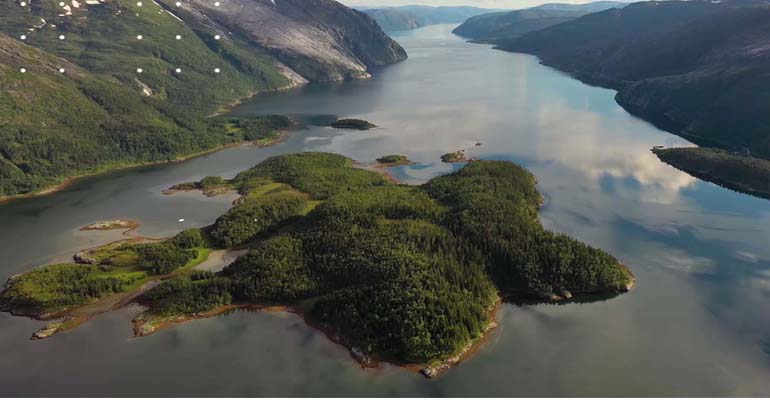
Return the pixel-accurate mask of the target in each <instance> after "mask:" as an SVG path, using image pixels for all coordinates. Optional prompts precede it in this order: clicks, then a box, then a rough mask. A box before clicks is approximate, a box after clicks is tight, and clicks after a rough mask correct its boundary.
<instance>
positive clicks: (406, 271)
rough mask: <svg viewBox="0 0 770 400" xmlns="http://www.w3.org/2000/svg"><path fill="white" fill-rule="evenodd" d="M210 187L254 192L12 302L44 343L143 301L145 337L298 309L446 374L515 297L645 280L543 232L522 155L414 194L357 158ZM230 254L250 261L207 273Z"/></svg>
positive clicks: (275, 167)
mask: <svg viewBox="0 0 770 400" xmlns="http://www.w3.org/2000/svg"><path fill="white" fill-rule="evenodd" d="M381 158H383V159H385V158H387V160H386V161H394V162H405V161H407V160H406V158H405V157H403V158H401V156H399V157H397V158H398V159H397V160H396V158H391V157H381ZM378 165H379V166H380V167H382V166H383V165H384V164H382V163H378ZM203 181H206V182H203ZM208 184H213V185H214V186H227V187H229V188H232V189H234V190H237V191H238V193H239V194H240V196H241V197H240V199H239V200H238V201H236V202H235V203H234V206H233V208H231V209H230V210H229V211H228V212H226V213H225V214H223V215H222V216H221V217H219V218H218V219H217V220H216V222H215V223H214V224H213V225H211V226H208V227H206V228H202V229H188V230H186V231H183V232H181V233H179V234H178V235H176V236H175V237H173V238H169V239H166V240H161V241H146V240H141V239H130V240H125V241H119V242H114V243H110V244H107V245H104V246H100V247H97V248H95V249H91V250H88V251H87V255H88V257H83V258H81V259H78V260H76V261H77V262H75V263H69V264H56V265H48V266H43V267H40V268H36V269H34V270H31V271H29V272H27V273H24V274H20V275H16V276H14V277H11V278H10V279H9V280H8V282H7V283H6V284H5V286H4V288H3V290H2V291H1V292H0V308H1V309H2V310H3V311H7V312H11V313H13V314H14V315H24V316H29V317H32V318H36V319H40V320H45V321H49V323H48V324H47V325H46V326H45V327H44V328H43V329H41V330H40V331H38V332H37V333H36V334H35V335H34V336H33V338H34V339H41V338H45V337H49V336H51V335H54V334H56V333H60V332H65V331H68V330H71V329H74V328H76V327H77V326H79V325H82V324H83V323H85V322H87V321H88V320H89V319H90V318H91V317H93V316H94V315H98V314H101V313H104V312H108V311H111V310H115V309H118V308H122V307H125V306H127V305H129V304H139V305H140V306H142V311H141V312H140V313H138V314H137V316H136V317H135V318H134V320H133V324H134V332H135V335H136V336H146V335H149V334H152V333H153V332H155V331H157V330H160V329H163V328H165V327H168V326H172V325H175V324H178V323H182V322H185V321H189V320H193V319H200V318H209V317H212V316H215V315H221V314H223V313H228V312H231V311H234V310H240V309H260V310H263V311H271V310H272V311H279V310H280V311H288V312H292V313H295V314H297V315H299V316H301V317H302V318H303V319H304V320H305V321H306V322H307V323H308V325H310V326H312V327H314V328H316V329H319V330H321V331H322V332H324V333H325V334H326V336H327V337H329V338H330V339H331V340H333V341H334V342H336V343H339V344H341V345H343V346H344V347H346V348H347V349H348V350H349V352H350V354H351V355H352V356H353V358H355V359H356V360H357V361H358V362H359V363H360V364H361V365H362V366H364V367H376V366H377V365H379V364H380V363H391V364H394V365H397V366H401V367H404V368H407V369H409V370H413V371H416V372H420V373H422V374H423V375H424V376H425V377H427V378H433V377H436V376H439V375H440V374H442V373H443V372H445V371H446V370H448V369H449V368H451V367H452V366H454V365H457V364H459V363H461V362H462V361H463V360H465V359H467V357H470V356H471V355H472V354H473V353H474V352H475V350H476V349H478V348H479V347H480V346H481V345H482V343H483V342H484V339H485V338H486V337H488V335H489V333H490V332H492V330H493V329H494V327H495V326H496V325H497V321H496V315H497V309H498V308H499V305H500V302H501V298H505V297H507V296H506V295H505V294H510V293H516V294H517V296H521V297H523V298H526V299H533V300H537V301H545V302H563V301H574V299H575V298H580V297H581V296H583V295H592V294H602V295H604V296H605V297H612V296H615V295H618V294H620V293H624V292H627V291H629V290H630V289H631V288H632V287H633V285H634V282H635V278H634V276H633V274H632V273H631V272H630V271H629V270H628V269H627V268H626V267H625V266H624V265H623V264H621V263H620V262H619V261H618V260H616V259H615V258H613V257H612V256H611V255H609V254H607V253H604V252H603V251H601V250H599V249H595V248H592V247H590V246H587V245H585V244H583V243H580V242H578V241H577V240H575V239H572V238H570V237H568V236H565V235H561V234H556V233H553V232H550V231H547V230H546V229H545V228H543V227H542V226H541V225H540V223H539V220H538V218H537V211H538V209H539V204H540V202H541V198H542V196H540V194H539V193H538V192H537V189H536V187H535V178H534V176H533V175H531V174H530V173H529V172H527V171H526V170H524V169H523V168H521V167H519V166H517V165H516V164H513V163H510V162H501V161H477V162H474V163H469V164H467V165H465V166H464V167H463V168H461V169H460V170H458V171H456V172H454V173H452V174H449V175H444V176H440V177H436V178H434V179H432V180H430V181H429V182H427V183H425V184H423V185H420V186H409V185H401V184H397V183H393V182H392V181H391V180H389V179H387V178H386V177H384V176H383V175H382V174H381V173H378V170H374V171H372V170H366V169H362V168H361V167H360V165H357V164H356V163H355V162H354V161H353V160H350V159H348V158H345V157H343V156H339V155H335V154H329V153H299V154H289V155H283V156H276V157H272V158H269V159H267V160H265V161H263V162H261V163H259V164H258V165H257V166H255V167H253V168H251V169H249V170H246V171H244V172H242V173H240V174H238V175H237V176H236V177H235V178H233V179H232V180H223V179H221V178H219V179H217V178H216V177H208V178H206V179H204V180H202V181H201V182H194V183H190V184H187V185H190V186H191V187H205V186H207V185H208ZM127 223H128V221H127V220H114V221H104V222H101V223H96V224H92V225H90V226H91V227H94V228H96V229H98V228H100V227H112V226H117V225H121V226H126V224H127ZM228 249H229V250H228ZM222 250H227V251H230V250H237V253H236V254H237V255H236V257H237V258H236V259H235V260H234V261H233V262H232V263H228V264H227V265H224V264H223V265H222V268H212V269H208V268H207V269H204V268H198V266H201V265H203V264H204V263H206V261H207V260H208V259H209V258H210V256H211V255H212V254H213V253H214V252H217V253H221V252H222ZM81 253H82V252H81ZM223 262H224V261H223ZM209 267H210V266H209ZM573 296H574V298H573ZM570 299H572V300H570ZM373 315H377V316H378V318H371V316H373Z"/></svg>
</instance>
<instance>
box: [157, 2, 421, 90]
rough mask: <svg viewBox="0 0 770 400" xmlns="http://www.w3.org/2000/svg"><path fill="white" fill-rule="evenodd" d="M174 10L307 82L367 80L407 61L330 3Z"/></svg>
mask: <svg viewBox="0 0 770 400" xmlns="http://www.w3.org/2000/svg"><path fill="white" fill-rule="evenodd" d="M160 1H161V4H163V5H164V6H165V7H166V8H167V9H169V10H172V12H173V10H174V9H175V8H177V7H175V1H174V0H160ZM216 4H218V5H216ZM178 8H179V11H178V13H179V14H180V15H181V18H182V19H186V18H192V19H194V20H195V21H196V22H197V23H200V24H203V25H205V26H208V27H209V28H211V29H215V30H217V31H219V32H221V33H222V35H223V36H227V34H228V33H230V32H232V33H233V34H235V35H238V36H240V37H242V38H244V39H246V40H248V41H250V42H251V43H253V44H255V45H257V46H259V47H262V48H264V49H266V50H267V51H268V52H269V53H270V54H272V55H273V56H275V57H276V58H278V59H279V60H280V61H281V62H282V63H283V64H285V65H286V66H288V67H289V68H290V69H291V70H293V71H294V72H296V73H297V74H298V75H301V76H303V77H304V78H306V79H308V80H311V81H322V80H340V79H346V78H361V77H367V76H369V73H368V72H367V71H368V69H369V68H371V67H374V66H380V65H385V64H390V63H394V62H397V61H401V60H404V59H406V52H405V51H404V49H402V48H401V46H399V45H398V44H397V43H396V42H395V41H393V40H392V39H391V38H390V37H388V36H387V35H386V34H385V33H383V32H382V30H380V28H379V27H378V26H377V24H376V23H375V22H374V20H373V19H372V18H371V17H369V16H368V15H366V14H364V13H361V12H358V11H355V10H352V9H349V8H347V7H345V6H343V5H342V4H340V3H337V2H336V1H332V0H227V1H222V2H220V3H215V2H211V1H208V0H189V1H186V2H183V3H182V6H181V7H178Z"/></svg>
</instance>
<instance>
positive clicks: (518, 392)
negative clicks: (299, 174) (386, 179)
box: [0, 26, 770, 396]
mask: <svg viewBox="0 0 770 400" xmlns="http://www.w3.org/2000/svg"><path fill="white" fill-rule="evenodd" d="M450 31H451V27H450V26H435V27H429V28H423V29H420V30H417V31H413V32H409V33H403V34H400V35H398V36H397V37H396V39H397V40H398V41H399V42H400V43H401V44H402V45H403V46H404V47H405V48H406V49H407V51H408V52H409V54H410V59H409V60H408V61H406V62H403V63H400V64H397V65H394V66H390V67H387V68H383V69H382V70H379V71H376V73H375V78H373V79H371V80H367V81H358V82H348V83H342V84H324V85H311V86H309V87H306V88H303V89H300V90H296V91H292V92H287V93H282V94H278V95H272V96H264V97H258V98H255V99H253V101H250V102H248V103H246V104H243V105H242V106H241V107H239V108H238V109H237V110H235V113H236V114H242V115H253V114H271V113H287V114H303V115H307V116H311V115H322V114H330V115H337V116H341V117H356V118H363V119H367V120H369V121H371V122H373V123H375V124H377V125H379V126H380V128H377V129H375V130H372V131H368V132H358V131H355V132H348V131H338V130H334V129H331V128H324V127H311V128H309V129H308V130H304V131H301V132H298V133H296V134H294V135H292V136H291V137H290V138H289V139H288V140H287V141H286V142H284V143H282V144H279V145H277V146H275V147H272V148H268V149H257V148H255V147H249V146H243V147H236V148H231V149H227V150H223V151H220V152H217V153H214V154H210V155H207V156H204V157H201V158H197V159H194V160H190V161H188V162H185V163H181V164H176V165H169V166H161V167H148V168H141V169H135V170H130V171H123V172H118V173H114V174H109V175H102V176H99V177H95V178H90V179H85V180H80V181H77V182H76V183H75V184H73V185H72V186H70V187H68V188H67V189H65V190H64V191H62V192H59V193H56V194H54V195H51V196H48V197H40V198H33V199H23V200H17V201H12V202H9V203H6V204H2V205H0V254H2V255H3V256H2V261H3V262H2V263H1V264H0V279H3V280H4V279H5V278H6V277H8V276H10V275H12V274H15V273H19V272H22V271H25V270H27V269H29V268H31V267H33V266H35V265H38V264H41V263H45V262H49V261H51V260H54V259H61V258H63V257H67V256H69V255H70V254H72V253H74V252H75V251H76V250H78V249H82V248H87V247H91V246H93V245H95V244H98V243H103V242H107V241H110V240H114V239H116V238H118V237H119V234H117V233H114V232H113V233H104V232H81V231H78V228H80V227H81V226H83V225H86V224H88V223H91V222H94V221H97V220H101V219H108V218H128V219H132V220H137V221H140V222H141V223H142V224H143V225H142V227H141V228H140V229H139V233H141V234H144V235H148V236H167V235H171V234H174V233H176V232H178V231H180V230H181V229H184V228H188V227H195V226H205V225H207V224H210V223H212V222H213V221H214V219H215V218H216V217H217V216H218V215H220V214H221V213H222V212H224V211H225V210H226V209H228V208H229V207H230V201H231V200H232V199H231V198H227V197H222V198H213V199H211V198H206V197H204V196H202V195H200V194H198V193H177V194H174V195H172V196H165V195H163V194H161V190H162V189H165V188H167V187H168V186H171V185H172V184H175V183H179V182H183V181H190V180H194V179H200V178H202V177H204V176H207V175H223V176H227V177H230V176H232V175H234V174H235V173H237V172H238V171H240V170H243V169H245V168H248V167H250V166H252V165H253V164H256V163H257V162H259V161H260V160H262V159H264V158H266V157H269V156H271V155H274V154H279V153H287V152H296V151H330V152H337V153H342V154H345V155H347V156H350V157H352V158H355V159H358V160H362V161H366V160H372V159H374V158H377V157H379V156H381V155H384V154H392V153H396V154H405V155H407V156H409V157H410V158H411V159H412V160H414V161H417V162H418V163H419V164H418V165H412V166H406V167H398V168H396V169H395V171H394V172H395V174H396V175H397V176H398V177H399V178H400V179H403V180H405V181H408V182H412V183H419V182H422V181H424V180H426V179H429V178H430V177H432V176H435V175H437V174H441V173H446V172H448V171H451V170H452V168H455V167H453V166H451V165H447V164H443V163H441V162H440V161H439V157H440V155H441V154H443V153H446V152H450V151H456V150H459V149H468V151H469V154H471V155H477V156H479V157H481V158H485V159H507V160H513V161H516V162H518V163H520V164H522V165H524V166H526V167H527V168H529V169H530V170H532V172H534V173H535V174H536V175H537V176H538V179H539V189H540V191H541V192H542V193H543V194H544V195H545V196H546V198H547V203H546V206H545V207H544V209H543V211H542V212H541V219H542V221H543V223H544V224H545V225H546V226H547V227H549V228H550V229H553V230H557V231H560V232H564V233H568V234H570V235H573V236H575V237H577V238H579V239H581V240H583V241H586V242H588V243H590V244H592V245H594V246H597V247H601V248H603V249H605V250H607V251H609V252H610V253H612V254H614V255H615V256H617V257H618V258H619V259H620V260H621V261H623V262H624V263H625V264H627V265H629V266H630V267H631V268H632V269H633V271H634V273H635V274H636V275H637V278H638V285H637V287H636V289H635V290H634V291H633V292H632V293H630V294H627V295H623V296H620V297H616V298H614V299H611V300H608V301H602V302H596V303H591V304H570V305H559V306H557V305H527V306H516V305H506V306H504V307H503V309H502V311H501V312H500V315H499V319H500V322H501V324H500V328H498V329H497V330H495V332H494V333H493V336H492V337H491V339H490V340H489V342H488V343H487V344H486V345H485V346H484V347H483V348H482V350H481V351H480V352H479V354H477V355H476V356H475V357H474V358H472V359H471V360H469V361H467V362H465V363H463V364H462V365H461V366H460V367H458V368H456V369H454V370H452V371H450V372H449V373H447V374H446V375H444V376H443V377H441V378H440V379H437V380H434V381H428V380H425V379H423V378H422V377H420V376H419V375H417V374H414V373H410V372H406V371H403V370H400V369H398V368H393V367H383V368H380V369H377V370H362V369H360V368H359V367H358V366H357V365H356V364H355V363H354V362H352V360H351V359H350V357H349V356H348V354H347V352H346V351H345V350H344V349H343V348H341V347H339V346H337V345H335V344H333V343H331V342H329V341H328V340H327V339H326V338H325V337H324V336H323V334H321V333H318V332H316V331H314V330H312V329H311V328H308V327H307V326H305V324H304V323H303V321H302V320H301V319H300V318H299V317H296V316H294V315H290V314H285V313H260V312H237V313H234V314H231V315H227V316H222V317H217V318H212V319H208V320H201V321H194V322H190V323H187V324H184V325H179V326H176V327H173V328H171V329H168V330H165V331H162V332H159V333H157V334H155V335H153V336H150V337H147V338H142V339H130V335H131V326H130V323H129V321H130V319H131V317H132V312H131V310H123V311H120V312H117V313H112V314H107V315H103V316H100V317H98V318H96V319H95V320H93V321H91V322H89V323H88V324H86V325H84V326H82V327H80V328H78V329H76V330H74V331H72V332H68V333H66V334H62V335H58V336H56V337H53V338H51V339H48V340H44V341H36V342H32V341H29V340H28V338H29V335H30V334H31V333H32V332H34V331H35V330H37V329H38V328H40V327H41V326H42V324H41V323H40V322H37V321H32V320H29V319H26V318H17V317H12V316H10V315H8V314H0V327H2V329H0V354H2V357H0V395H84V396H92V395H114V396H118V395H135V396H142V395H157V396H163V395H188V396H202V395H219V396H228V395H233V396H238V395H249V396H266V395H277V396H287V395H295V396H302V395H307V396H311V395H314V396H324V395H326V396H335V395H351V396H353V395H358V396H367V395H381V396H389V395H451V396H474V395H476V396H482V395H484V396H487V395H501V396H506V395H507V396H523V395H529V396H538V395H549V396H560V395H572V396H584V395H590V396H613V395H615V396H617V395H635V396H646V395H672V396H676V395H749V396H750V395H764V396H768V395H770V379H767V378H768V376H770V301H769V300H770V264H769V263H768V260H770V248H769V247H770V246H767V244H768V242H769V240H768V239H770V223H768V222H770V221H769V220H770V201H767V200H761V199H756V198H752V197H750V196H746V195H742V194H738V193H734V192H731V191H729V190H726V189H722V188H719V187H716V186H714V185H712V184H709V183H704V182H701V181H699V180H697V179H695V178H692V177H690V176H689V175H687V174H684V173H682V172H679V171H677V170H675V169H674V168H672V167H669V166H667V165H665V164H663V163H661V162H659V161H658V160H657V158H656V157H655V156H654V155H653V154H652V153H651V152H650V151H649V149H650V148H651V147H652V146H655V145H675V144H687V142H686V141H684V140H682V139H680V138H678V137H676V136H673V135H671V134H668V133H666V132H663V131H660V130H658V129H656V128H654V127H652V126H651V125H649V124H647V123H645V122H643V121H640V120H638V119H636V118H634V117H632V116H630V115H629V114H628V113H626V112H625V111H624V110H623V109H622V108H620V107H619V106H618V105H617V104H616V103H615V102H614V100H613V96H614V92H613V91H611V90H606V89H601V88H595V87H589V86H586V85H584V84H582V83H580V82H578V81H576V80H573V79H571V78H569V77H567V76H565V75H563V74H561V73H559V72H557V71H554V70H552V69H549V68H547V67H543V66H541V65H539V64H538V63H537V60H536V59H534V58H533V57H530V56H526V55H520V54H510V53H503V52H499V51H493V50H490V49H489V47H487V46H482V45H473V44H468V43H465V42H463V41H462V40H461V39H459V38H457V37H455V36H454V35H452V34H451V33H450ZM477 142H481V143H482V146H480V147H476V146H475V143H477ZM179 218H184V219H185V222H184V223H179V222H177V221H178V219H179Z"/></svg>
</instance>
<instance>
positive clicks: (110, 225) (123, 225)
mask: <svg viewBox="0 0 770 400" xmlns="http://www.w3.org/2000/svg"><path fill="white" fill-rule="evenodd" d="M137 227H139V223H138V222H136V221H130V220H127V219H110V220H107V221H100V222H95V223H93V224H89V225H86V226H84V227H82V228H80V230H81V231H113V230H118V229H124V230H129V229H136V228H137Z"/></svg>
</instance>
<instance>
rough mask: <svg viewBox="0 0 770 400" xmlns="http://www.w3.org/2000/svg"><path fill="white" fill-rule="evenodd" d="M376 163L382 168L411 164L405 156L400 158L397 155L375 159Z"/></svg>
mask: <svg viewBox="0 0 770 400" xmlns="http://www.w3.org/2000/svg"><path fill="white" fill-rule="evenodd" d="M377 162H378V163H380V165H381V166H383V167H395V166H399V165H409V164H412V161H411V160H409V159H408V158H407V157H406V156H402V155H398V154H391V155H387V156H382V157H380V158H378V159H377Z"/></svg>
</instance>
